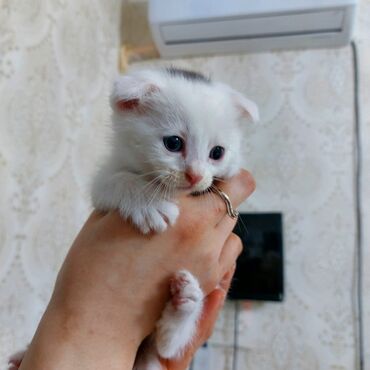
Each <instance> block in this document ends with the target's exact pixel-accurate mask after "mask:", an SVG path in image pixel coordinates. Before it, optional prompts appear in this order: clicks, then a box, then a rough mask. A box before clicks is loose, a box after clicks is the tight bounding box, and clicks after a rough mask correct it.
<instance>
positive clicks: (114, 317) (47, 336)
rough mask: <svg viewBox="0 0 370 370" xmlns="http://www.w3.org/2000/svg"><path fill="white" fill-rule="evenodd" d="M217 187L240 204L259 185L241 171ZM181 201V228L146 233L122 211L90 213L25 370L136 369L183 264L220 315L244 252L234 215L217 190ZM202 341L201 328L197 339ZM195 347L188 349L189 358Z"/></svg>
mask: <svg viewBox="0 0 370 370" xmlns="http://www.w3.org/2000/svg"><path fill="white" fill-rule="evenodd" d="M218 187H219V188H220V189H221V190H223V191H225V192H226V193H227V194H228V195H229V197H230V199H231V201H232V204H233V205H234V206H235V207H237V206H238V205H239V204H240V203H241V202H242V201H244V200H245V199H246V198H247V197H248V196H249V195H250V194H251V193H252V192H253V190H254V188H255V183H254V180H253V178H252V177H251V175H250V174H249V173H248V172H246V171H244V170H243V171H241V172H240V174H239V175H237V176H235V177H233V178H232V179H230V180H229V181H227V182H222V183H220V184H218ZM179 206H180V216H179V218H178V220H177V222H176V225H174V226H173V227H170V228H169V229H168V230H167V231H166V232H164V233H162V234H153V233H152V234H149V235H142V234H140V233H139V232H138V231H137V230H136V229H135V228H134V227H133V226H132V225H131V224H130V223H129V222H126V221H124V220H123V219H122V218H121V217H120V215H119V214H118V212H107V213H102V212H98V211H94V212H93V213H92V214H91V215H90V217H89V219H88V220H87V221H86V223H85V225H84V226H83V228H82V229H81V231H80V233H79V235H78V236H77V238H76V240H75V241H74V243H73V245H72V247H71V249H70V251H69V253H68V255H67V257H66V259H65V261H64V263H63V265H62V268H61V270H60V272H59V274H58V277H57V281H56V284H55V288H54V292H53V295H52V297H51V300H50V302H49V305H48V307H47V309H46V311H45V313H44V315H43V317H42V319H41V321H40V324H39V326H38V329H37V331H36V333H35V336H34V338H33V340H32V342H31V344H30V346H29V349H28V351H27V353H26V355H25V357H24V359H23V361H22V364H21V366H20V369H21V370H31V369H32V370H34V369H38V370H50V369H56V370H59V369H61V370H72V369H80V370H83V369H88V370H95V369H96V370H98V369H99V370H101V369H110V370H116V369H117V370H118V369H119V370H131V369H132V367H133V363H134V360H135V355H136V352H137V350H138V348H139V346H140V344H141V342H142V341H143V340H144V339H145V337H147V336H148V335H149V334H150V333H151V332H152V331H153V330H154V328H155V323H156V321H157V320H158V318H159V317H160V314H161V312H162V310H163V308H164V305H165V304H166V302H167V301H168V299H169V280H170V278H171V276H173V274H174V273H175V272H176V271H178V270H180V269H187V270H189V271H191V272H192V274H193V275H194V276H196V277H197V279H198V280H199V282H200V284H201V287H202V289H203V291H204V293H205V295H206V296H207V298H206V300H205V312H206V311H207V310H208V313H210V314H211V316H212V315H213V316H214V320H215V317H216V316H217V311H218V309H219V307H218V306H219V305H221V302H222V301H223V299H224V296H225V294H224V292H223V291H222V289H221V290H220V289H216V290H215V287H216V286H217V285H218V284H219V283H220V282H222V281H223V280H225V276H226V277H228V276H229V278H230V271H231V270H232V269H233V266H234V265H235V261H236V258H237V256H238V255H239V253H240V251H241V242H240V240H239V239H238V237H237V236H235V235H234V234H231V232H232V230H233V227H234V226H235V220H233V219H231V218H230V217H229V216H228V215H227V214H226V210H225V204H224V203H223V201H222V200H221V199H220V198H219V197H218V196H217V195H215V194H207V195H202V196H198V197H194V196H185V195H184V196H181V197H180V198H179ZM221 285H222V284H221ZM213 316H212V317H213ZM202 322H203V325H204V327H207V325H210V324H212V323H211V320H208V321H207V320H202V321H201V323H202ZM213 322H214V321H213ZM211 326H213V324H212V325H211ZM200 327H202V324H201V325H200ZM208 331H210V330H209V328H208ZM207 334H208V332H207ZM204 339H206V335H205V333H204V332H203V334H202V333H201V332H199V331H198V341H199V340H204ZM199 344H200V343H199ZM194 350H195V349H194ZM194 350H192V348H190V349H189V350H188V351H187V352H186V353H187V355H188V358H187V360H186V361H187V363H188V362H189V356H191V355H192V353H193V352H194ZM185 357H186V356H185ZM183 365H184V366H185V367H181V366H183ZM176 366H177V367H176ZM179 366H180V367H179ZM185 368H186V364H185V362H183V363H181V362H179V361H177V362H176V361H174V362H168V361H167V362H164V369H168V370H175V369H176V370H181V369H185Z"/></svg>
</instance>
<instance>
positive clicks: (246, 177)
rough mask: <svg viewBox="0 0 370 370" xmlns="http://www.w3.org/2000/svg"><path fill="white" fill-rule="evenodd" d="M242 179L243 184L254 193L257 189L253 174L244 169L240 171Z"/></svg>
mask: <svg viewBox="0 0 370 370" xmlns="http://www.w3.org/2000/svg"><path fill="white" fill-rule="evenodd" d="M240 175H241V180H242V182H243V184H245V187H246V188H247V189H248V190H249V191H250V192H251V193H253V191H254V190H255V189H256V180H255V179H254V178H253V176H252V174H251V173H250V172H248V171H246V170H242V171H241V172H240Z"/></svg>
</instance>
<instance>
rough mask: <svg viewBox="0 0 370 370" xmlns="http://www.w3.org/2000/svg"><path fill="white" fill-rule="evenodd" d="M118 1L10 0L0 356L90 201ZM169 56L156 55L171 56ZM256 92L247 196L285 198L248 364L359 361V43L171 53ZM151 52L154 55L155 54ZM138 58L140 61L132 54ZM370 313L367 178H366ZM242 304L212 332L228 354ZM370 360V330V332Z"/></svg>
mask: <svg viewBox="0 0 370 370" xmlns="http://www.w3.org/2000/svg"><path fill="white" fill-rule="evenodd" d="M119 16H120V6H119V2H116V1H113V0H109V1H98V0H91V1H88V0H79V1H74V2H73V1H67V0H56V1H50V0H35V1H32V4H31V2H29V1H24V0H23V1H16V2H15V1H11V0H0V97H1V98H0V189H1V191H0V369H2V366H3V365H2V364H3V362H4V361H5V358H6V356H7V355H8V354H9V353H10V352H12V351H13V350H14V349H16V348H18V347H20V346H21V345H22V344H24V343H26V342H28V341H29V339H30V338H31V336H32V334H33V332H34V329H35V326H36V325H37V322H38V320H39V318H40V316H41V314H42V312H43V309H44V307H45V305H46V304H47V301H48V299H49V296H50V293H51V289H52V287H53V282H54V278H55V275H56V272H57V270H58V268H59V266H60V264H61V262H62V260H63V257H64V255H65V253H66V250H67V248H68V247H69V245H70V243H71V241H72V239H73V238H74V236H75V234H76V232H77V231H78V229H79V227H80V226H81V224H82V223H83V221H84V219H85V218H86V215H87V214H88V212H89V210H90V203H89V197H88V193H87V189H88V181H89V179H90V176H91V173H92V171H93V170H94V165H95V163H96V161H97V159H98V158H99V157H100V155H101V154H102V152H104V149H105V144H106V137H107V135H108V132H109V131H108V127H107V126H108V123H109V107H108V101H107V95H108V93H109V87H110V82H111V80H112V76H113V75H114V74H115V73H116V65H117V54H118V44H119V32H118V30H119V27H120V25H119V23H120V22H119ZM357 18H358V23H357V26H356V27H357V28H356V39H357V43H358V46H359V54H360V69H361V74H360V78H361V97H362V104H361V115H362V144H363V150H364V165H363V167H364V177H363V183H364V184H367V183H369V182H370V170H369V169H370V106H369V104H368V103H367V104H366V102H369V100H370V70H369V68H367V67H366V66H369V65H370V47H369V46H370V23H369V19H370V0H361V2H360V11H359V12H358V17H357ZM162 63H163V62H162V61H156V62H154V63H153V62H152V63H150V64H162ZM173 63H174V64H177V65H180V66H184V67H190V68H194V69H198V70H200V71H204V72H206V73H210V74H211V75H212V76H214V77H215V78H217V79H220V80H223V81H225V82H227V83H229V84H231V85H232V86H234V87H235V88H237V89H239V90H241V91H243V92H245V93H246V94H247V95H248V96H250V97H251V98H253V99H255V100H256V101H257V102H258V104H259V106H260V110H261V123H260V124H259V125H256V126H253V125H251V126H250V127H248V128H247V131H248V134H247V136H246V156H245V166H246V167H247V168H248V169H250V170H251V171H252V173H253V174H254V175H255V177H256V180H257V184H258V187H257V191H256V192H255V194H254V195H253V196H252V197H251V198H250V200H249V201H248V202H247V203H246V204H244V205H243V207H242V210H248V211H254V210H255V211H282V212H283V213H284V226H285V230H284V231H285V248H286V300H285V302H284V303H282V304H281V303H260V304H256V303H250V304H248V305H244V306H243V307H242V309H241V312H240V321H239V326H238V333H239V350H238V369H239V370H242V369H243V370H245V369H246V370H297V369H300V370H306V369H307V370H314V369H315V370H316V369H320V370H354V369H355V348H354V335H355V332H354V322H355V316H354V313H353V304H352V286H353V278H354V273H355V271H354V251H355V249H354V248H355V244H354V232H355V225H354V187H353V176H352V173H353V160H352V155H353V104H352V100H353V85H352V64H351V63H352V62H351V50H350V48H349V47H346V48H342V49H333V50H309V51H291V52H281V53H263V54H255V55H234V56H218V57H208V58H194V59H186V60H179V61H174V62H173ZM144 64H147V63H144ZM135 68H136V66H135ZM363 211H364V228H365V233H364V244H365V276H364V279H365V280H364V284H365V298H364V300H365V311H366V317H365V318H366V328H367V329H368V328H370V249H369V245H370V231H369V229H367V230H366V225H369V222H370V187H366V186H365V185H364V188H363ZM233 317H234V307H233V305H232V304H227V305H226V307H225V309H224V310H223V313H222V315H221V317H220V319H219V321H218V323H217V327H216V330H215V333H214V335H213V337H212V339H211V340H210V346H209V351H210V353H211V354H212V356H211V358H210V361H211V368H212V370H231V362H232V355H233V348H232V343H233V331H234V328H233ZM366 339H367V345H366V349H367V364H366V366H367V368H366V370H370V331H369V330H367V332H366Z"/></svg>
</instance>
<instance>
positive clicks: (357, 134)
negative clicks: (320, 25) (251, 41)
mask: <svg viewBox="0 0 370 370" xmlns="http://www.w3.org/2000/svg"><path fill="white" fill-rule="evenodd" d="M351 50H352V64H353V89H354V94H353V105H354V126H353V130H354V133H353V140H354V142H353V161H354V188H355V194H354V197H355V228H356V229H355V246H356V251H355V265H354V297H353V298H354V299H353V306H354V307H353V308H354V312H355V341H356V351H357V353H356V368H357V369H358V370H364V369H365V355H364V319H363V300H362V298H363V297H362V293H363V282H362V276H363V250H362V249H363V239H362V212H361V204H362V191H361V190H362V171H361V170H362V150H361V128H360V101H359V95H360V94H359V64H358V53H357V46H356V43H355V42H354V41H352V42H351Z"/></svg>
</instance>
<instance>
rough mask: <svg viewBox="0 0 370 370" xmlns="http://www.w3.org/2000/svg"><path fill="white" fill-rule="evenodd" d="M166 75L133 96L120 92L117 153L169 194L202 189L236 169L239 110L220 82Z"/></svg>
mask: <svg viewBox="0 0 370 370" xmlns="http://www.w3.org/2000/svg"><path fill="white" fill-rule="evenodd" d="M156 77H157V76H156ZM160 77H162V76H160ZM165 77H166V78H162V79H160V78H158V79H157V80H154V81H153V78H152V79H151V82H150V83H149V87H148V85H147V86H146V89H147V92H146V93H144V94H142V95H141V96H139V97H138V98H137V99H136V98H135V99H131V100H127V99H125V100H124V101H123V102H122V97H121V96H118V99H120V100H118V103H117V100H116V101H115V104H116V106H118V107H119V109H118V110H115V115H114V123H115V128H116V133H117V134H118V136H119V140H116V151H118V152H120V151H124V152H128V151H130V154H129V153H121V154H123V155H121V158H122V160H125V158H126V159H127V160H129V161H131V163H130V166H131V167H132V166H134V167H135V169H134V170H135V171H137V172H140V173H141V174H147V178H148V180H150V181H153V183H154V182H156V183H158V184H162V185H159V187H161V186H162V187H163V189H162V190H165V189H164V188H166V189H167V190H166V191H168V193H173V192H177V191H185V192H189V193H193V192H200V191H204V190H206V189H207V188H209V187H210V186H211V185H212V182H213V179H224V178H228V177H230V176H233V175H234V174H236V173H237V172H238V170H239V169H240V162H241V138H242V128H241V122H240V118H241V115H242V113H243V112H242V111H241V109H240V106H238V105H237V103H236V102H235V96H232V94H231V90H229V89H228V88H226V87H225V86H223V85H220V84H214V83H204V82H203V83H200V82H198V83H195V82H192V81H188V80H186V79H183V78H182V79H180V78H179V77H177V78H176V77H168V76H165ZM127 82H128V81H126V82H125V83H126V84H127ZM126 87H127V86H126ZM116 88H117V85H116ZM118 95H119V94H118ZM113 99H114V96H113ZM155 179H156V180H155Z"/></svg>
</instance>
